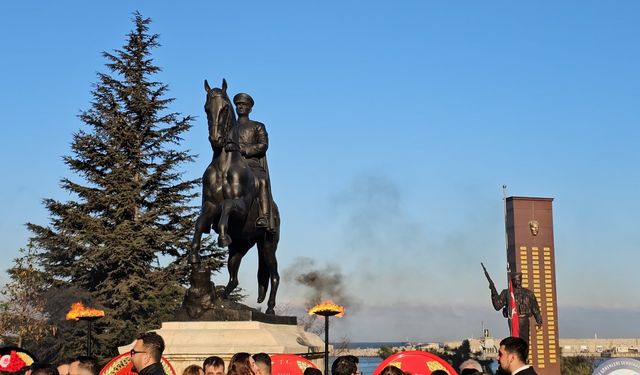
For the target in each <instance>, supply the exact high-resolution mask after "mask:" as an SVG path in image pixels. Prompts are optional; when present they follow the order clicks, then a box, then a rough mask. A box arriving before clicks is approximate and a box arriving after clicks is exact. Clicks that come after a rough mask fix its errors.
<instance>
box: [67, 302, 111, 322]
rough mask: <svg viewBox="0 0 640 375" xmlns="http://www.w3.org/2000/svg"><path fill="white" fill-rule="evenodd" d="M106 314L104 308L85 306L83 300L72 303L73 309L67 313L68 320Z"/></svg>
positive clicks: (97, 316)
mask: <svg viewBox="0 0 640 375" xmlns="http://www.w3.org/2000/svg"><path fill="white" fill-rule="evenodd" d="M103 316H104V311H103V310H98V309H92V308H89V307H85V306H84V305H83V304H82V302H76V303H74V304H72V305H71V310H69V312H68V313H67V320H79V319H80V318H101V317H103Z"/></svg>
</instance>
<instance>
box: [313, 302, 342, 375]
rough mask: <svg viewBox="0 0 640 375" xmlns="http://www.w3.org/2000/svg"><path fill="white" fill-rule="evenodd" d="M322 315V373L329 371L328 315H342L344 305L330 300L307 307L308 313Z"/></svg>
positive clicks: (339, 316) (340, 316)
mask: <svg viewBox="0 0 640 375" xmlns="http://www.w3.org/2000/svg"><path fill="white" fill-rule="evenodd" d="M314 314H315V315H320V316H324V373H325V375H326V374H328V373H329V317H330V316H334V315H336V316H337V317H338V318H342V317H343V316H344V307H343V306H339V305H336V304H335V303H333V302H331V301H325V302H322V303H321V304H319V305H315V306H313V307H312V308H311V309H309V315H314Z"/></svg>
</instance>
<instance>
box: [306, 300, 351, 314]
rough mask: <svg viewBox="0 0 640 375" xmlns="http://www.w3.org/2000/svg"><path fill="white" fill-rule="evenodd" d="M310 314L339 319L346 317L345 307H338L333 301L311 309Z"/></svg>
mask: <svg viewBox="0 0 640 375" xmlns="http://www.w3.org/2000/svg"><path fill="white" fill-rule="evenodd" d="M308 313H309V315H314V314H316V315H324V316H330V315H335V316H337V317H338V318H342V317H343V316H344V307H343V306H340V305H336V304H335V303H333V301H331V300H327V301H324V302H322V303H319V304H317V305H315V306H313V307H312V308H310V309H309V311H308Z"/></svg>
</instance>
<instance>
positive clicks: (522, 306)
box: [480, 263, 542, 342]
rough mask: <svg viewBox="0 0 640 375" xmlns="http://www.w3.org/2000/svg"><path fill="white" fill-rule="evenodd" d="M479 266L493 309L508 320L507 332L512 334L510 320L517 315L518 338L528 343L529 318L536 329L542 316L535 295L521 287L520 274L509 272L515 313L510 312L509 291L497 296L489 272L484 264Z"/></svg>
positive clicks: (540, 325)
mask: <svg viewBox="0 0 640 375" xmlns="http://www.w3.org/2000/svg"><path fill="white" fill-rule="evenodd" d="M480 264H481V265H482V269H483V270H484V275H485V276H486V278H487V281H489V289H490V290H491V302H492V303H493V308H494V309H496V311H497V310H500V309H502V315H503V316H504V317H505V318H507V319H509V330H510V332H511V334H512V335H513V333H514V332H513V331H512V328H513V322H512V318H513V317H514V316H516V315H517V319H518V326H519V330H518V336H519V337H520V338H521V339H523V340H525V341H526V342H529V321H530V319H531V317H533V318H535V320H536V328H537V329H540V328H542V315H541V314H540V307H539V305H538V301H537V299H536V296H535V294H533V292H532V291H530V290H529V289H527V288H523V287H522V274H521V273H520V272H513V273H511V272H510V273H509V277H510V278H511V283H512V285H513V297H514V299H515V311H512V309H511V293H510V291H509V289H503V290H502V292H500V293H499V294H498V291H497V290H496V286H495V284H494V283H493V280H491V277H490V276H489V272H487V269H486V268H485V267H484V264H482V263H480Z"/></svg>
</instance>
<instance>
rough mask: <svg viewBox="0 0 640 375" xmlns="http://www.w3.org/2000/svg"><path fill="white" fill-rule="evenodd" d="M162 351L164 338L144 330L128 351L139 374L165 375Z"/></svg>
mask: <svg viewBox="0 0 640 375" xmlns="http://www.w3.org/2000/svg"><path fill="white" fill-rule="evenodd" d="M163 351H164V340H163V339H162V336H160V335H159V334H157V333H155V332H146V333H143V334H141V335H140V336H138V339H137V340H136V341H135V343H134V344H133V349H131V351H130V352H129V354H130V355H131V363H133V369H134V371H136V372H137V373H138V374H139V375H166V374H165V372H164V368H163V367H162V363H161V362H160V361H161V359H162V352H163ZM72 375H73V374H72Z"/></svg>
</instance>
